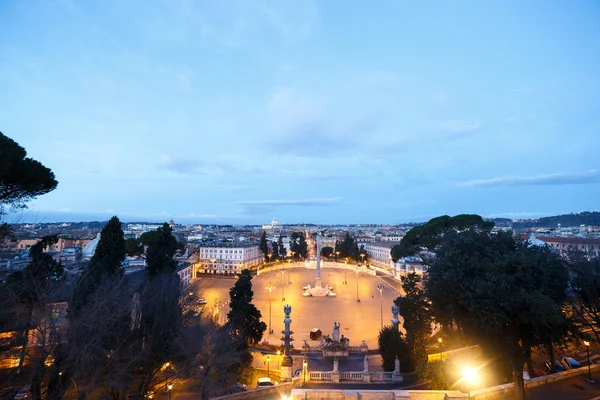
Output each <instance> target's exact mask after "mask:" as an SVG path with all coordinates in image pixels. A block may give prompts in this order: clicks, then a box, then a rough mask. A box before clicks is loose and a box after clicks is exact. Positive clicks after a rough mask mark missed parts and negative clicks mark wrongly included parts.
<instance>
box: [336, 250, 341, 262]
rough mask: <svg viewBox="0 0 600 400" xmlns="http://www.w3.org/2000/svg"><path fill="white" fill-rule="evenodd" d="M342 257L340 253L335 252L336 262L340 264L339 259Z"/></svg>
mask: <svg viewBox="0 0 600 400" xmlns="http://www.w3.org/2000/svg"><path fill="white" fill-rule="evenodd" d="M339 256H340V252H339V251H336V252H335V262H338V257H339Z"/></svg>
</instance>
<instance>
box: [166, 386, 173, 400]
mask: <svg viewBox="0 0 600 400" xmlns="http://www.w3.org/2000/svg"><path fill="white" fill-rule="evenodd" d="M167 387H168V389H169V400H171V392H172V391H173V384H172V383H169V386H167Z"/></svg>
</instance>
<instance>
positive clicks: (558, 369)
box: [544, 360, 565, 373]
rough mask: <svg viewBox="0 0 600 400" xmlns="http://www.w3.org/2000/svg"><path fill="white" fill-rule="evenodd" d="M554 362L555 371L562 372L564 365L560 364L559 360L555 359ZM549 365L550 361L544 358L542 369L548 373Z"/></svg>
mask: <svg viewBox="0 0 600 400" xmlns="http://www.w3.org/2000/svg"><path fill="white" fill-rule="evenodd" d="M554 363H555V364H556V372H563V371H564V370H565V367H563V366H562V364H561V363H560V361H555V362H554ZM551 366H552V363H551V362H550V360H546V362H545V363H544V369H545V370H546V371H548V373H552V368H551Z"/></svg>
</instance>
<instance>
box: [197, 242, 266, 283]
mask: <svg viewBox="0 0 600 400" xmlns="http://www.w3.org/2000/svg"><path fill="white" fill-rule="evenodd" d="M197 257H198V259H197V261H196V263H195V264H194V268H195V274H194V276H195V277H196V278H198V277H199V276H200V275H201V274H223V275H233V274H237V273H240V272H241V271H242V270H243V269H246V268H248V269H250V268H252V267H256V266H257V265H259V264H260V263H262V262H263V261H264V256H263V254H262V252H261V251H260V249H259V247H258V244H256V243H255V242H225V243H217V244H211V245H201V246H200V247H199V248H198V250H197Z"/></svg>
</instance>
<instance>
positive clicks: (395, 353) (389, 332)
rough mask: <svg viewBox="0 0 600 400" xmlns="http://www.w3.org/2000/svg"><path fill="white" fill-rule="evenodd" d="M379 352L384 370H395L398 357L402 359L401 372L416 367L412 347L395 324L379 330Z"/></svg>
mask: <svg viewBox="0 0 600 400" xmlns="http://www.w3.org/2000/svg"><path fill="white" fill-rule="evenodd" d="M378 344H379V354H380V355H381V360H382V364H381V367H382V368H383V370H384V371H393V370H394V367H395V364H396V357H398V360H399V361H400V372H409V371H412V370H413V369H414V363H413V361H412V358H411V356H410V349H409V348H408V345H407V343H406V341H405V340H404V338H403V337H402V333H400V332H399V331H398V330H396V328H394V327H393V326H384V327H383V329H381V330H380V331H379V338H378Z"/></svg>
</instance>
